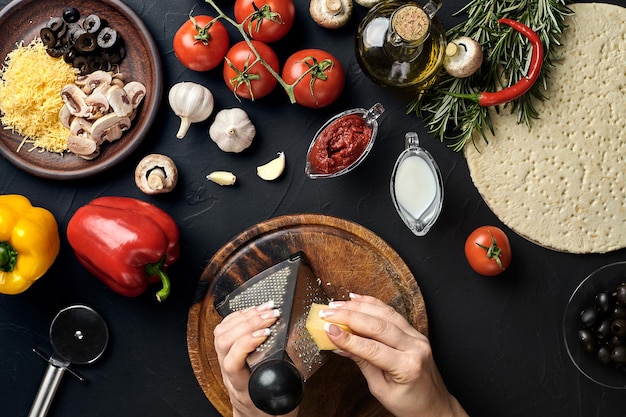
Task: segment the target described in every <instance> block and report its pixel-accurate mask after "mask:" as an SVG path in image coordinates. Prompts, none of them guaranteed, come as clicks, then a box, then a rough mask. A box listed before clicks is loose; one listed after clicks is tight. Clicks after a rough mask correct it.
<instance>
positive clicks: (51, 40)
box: [39, 27, 57, 48]
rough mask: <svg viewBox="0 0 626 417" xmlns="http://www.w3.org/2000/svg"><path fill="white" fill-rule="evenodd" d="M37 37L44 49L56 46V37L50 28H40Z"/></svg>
mask: <svg viewBox="0 0 626 417" xmlns="http://www.w3.org/2000/svg"><path fill="white" fill-rule="evenodd" d="M39 37H40V38H41V41H42V42H43V44H44V46H45V47H46V48H53V47H54V46H55V45H56V44H57V36H56V35H55V33H54V31H53V30H52V29H50V28H47V27H45V28H42V29H41V30H40V31H39Z"/></svg>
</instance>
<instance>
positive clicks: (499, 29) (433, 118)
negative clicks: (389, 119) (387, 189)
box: [407, 0, 573, 151]
mask: <svg viewBox="0 0 626 417" xmlns="http://www.w3.org/2000/svg"><path fill="white" fill-rule="evenodd" d="M567 3H569V2H568V0H521V1H520V0H471V1H470V2H469V3H468V4H467V5H466V6H465V7H463V8H462V9H461V10H459V11H458V12H457V13H456V14H457V15H458V14H461V13H466V14H467V20H466V21H465V22H463V23H460V24H458V25H457V26H455V27H453V28H451V29H450V30H448V31H447V32H446V36H447V38H448V39H455V38H458V37H460V36H469V37H471V38H473V39H475V40H477V41H478V42H479V43H480V44H481V45H482V47H483V51H484V54H485V55H484V62H483V65H482V67H481V69H480V70H479V71H478V72H477V73H475V74H474V75H472V76H470V77H468V78H454V77H452V76H450V75H448V74H447V73H446V72H445V71H442V72H441V74H440V77H439V83H438V86H437V88H432V89H430V90H427V91H423V92H420V93H419V94H418V95H417V96H416V97H415V99H414V100H413V101H412V102H411V103H409V105H408V108H407V113H411V112H415V113H416V114H417V115H418V116H420V117H422V118H423V119H424V121H425V123H426V127H427V128H428V129H429V131H430V133H432V134H433V135H434V136H435V137H436V138H438V139H439V140H441V141H444V140H451V141H452V143H451V145H450V147H451V148H452V149H454V150H455V151H460V150H462V149H463V148H464V147H465V144H466V143H467V142H468V141H470V140H472V141H473V140H474V138H475V137H476V134H478V135H479V136H481V137H482V138H483V139H484V140H485V141H487V136H486V132H487V131H489V132H491V133H492V134H493V133H494V131H493V125H492V122H491V118H490V116H489V111H488V109H487V108H486V107H481V106H480V105H478V103H475V102H472V101H469V100H466V99H462V98H456V97H452V96H451V95H449V94H447V93H448V92H449V93H458V94H468V93H476V92H480V91H497V90H499V89H502V88H504V87H508V86H510V85H513V84H515V83H516V82H517V81H518V80H520V79H521V78H522V77H523V76H524V75H525V74H526V71H527V69H528V68H527V66H526V65H527V63H528V57H529V56H530V54H531V50H530V45H529V44H528V42H526V40H525V38H524V37H523V36H521V35H520V34H519V33H517V32H516V31H514V30H512V29H511V28H508V27H505V26H502V25H500V24H498V19H500V18H503V17H508V18H510V19H513V20H517V21H519V22H521V23H524V24H525V25H526V26H529V27H530V28H531V29H533V30H534V31H535V32H536V33H537V34H538V35H539V36H540V38H541V41H542V43H543V46H544V51H545V55H544V61H543V67H542V70H541V75H540V77H539V79H538V80H537V82H536V83H535V84H534V85H533V87H532V88H531V90H530V91H528V93H527V94H524V95H523V96H521V97H519V98H517V99H515V100H513V101H512V102H510V103H507V104H506V105H504V106H503V107H509V108H510V111H511V113H514V112H517V119H518V122H520V123H521V122H523V123H525V124H526V125H528V126H530V125H531V123H532V120H533V119H537V118H538V117H539V114H538V112H537V110H536V108H535V105H534V103H535V100H545V99H546V95H545V91H546V88H547V84H548V79H549V74H550V70H551V69H552V68H553V67H554V66H555V65H556V64H557V61H558V59H559V57H558V54H557V52H556V48H555V47H556V46H559V45H561V36H562V34H563V30H564V29H565V28H566V27H567V24H566V17H567V16H570V15H572V14H573V12H572V10H571V9H570V8H569V7H567ZM499 110H500V109H498V108H496V111H499Z"/></svg>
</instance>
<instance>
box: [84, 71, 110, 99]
mask: <svg viewBox="0 0 626 417" xmlns="http://www.w3.org/2000/svg"><path fill="white" fill-rule="evenodd" d="M111 80H112V77H111V74H110V73H108V72H106V71H102V70H98V71H94V72H92V73H91V74H89V75H87V78H86V79H85V85H84V86H83V91H84V92H85V93H87V94H91V93H92V92H93V91H94V90H95V89H97V88H98V87H99V86H101V85H106V86H108V85H110V84H111Z"/></svg>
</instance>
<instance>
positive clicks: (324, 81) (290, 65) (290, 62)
mask: <svg viewBox="0 0 626 417" xmlns="http://www.w3.org/2000/svg"><path fill="white" fill-rule="evenodd" d="M307 71H309V72H308V73H307V74H306V75H304V77H303V78H302V79H301V80H300V81H298V83H297V84H296V85H295V86H294V95H295V99H296V103H298V104H300V105H302V106H305V107H310V108H317V107H325V106H328V105H329V104H331V103H332V102H334V101H335V100H337V98H339V96H340V95H341V92H342V91H343V87H344V85H345V83H346V76H345V73H344V71H343V67H342V66H341V63H340V62H339V60H338V59H337V58H335V57H334V56H333V55H331V54H330V53H328V52H326V51H323V50H321V49H303V50H301V51H298V52H296V53H294V54H293V55H291V56H290V57H289V58H287V61H286V62H285V66H284V67H283V74H282V78H283V80H284V81H285V82H286V83H287V84H293V83H295V82H296V81H297V80H298V79H299V78H300V77H302V76H303V74H305V73H306V72H307Z"/></svg>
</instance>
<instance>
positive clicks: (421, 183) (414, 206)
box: [394, 156, 437, 219]
mask: <svg viewBox="0 0 626 417" xmlns="http://www.w3.org/2000/svg"><path fill="white" fill-rule="evenodd" d="M394 192H395V194H396V201H397V202H398V204H399V205H400V206H401V207H402V208H403V209H404V210H406V211H407V212H408V213H409V214H410V215H411V216H412V217H413V218H415V219H419V218H420V217H421V216H422V215H423V214H424V212H425V211H426V210H427V209H428V207H429V206H430V205H431V203H432V202H433V200H434V199H435V197H436V196H437V180H436V178H435V175H434V174H433V172H432V170H431V169H430V166H429V165H428V163H427V162H426V161H424V160H423V159H422V158H420V157H419V156H409V157H408V158H406V159H405V160H404V161H402V162H401V163H400V166H398V170H397V172H396V178H395V182H394Z"/></svg>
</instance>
